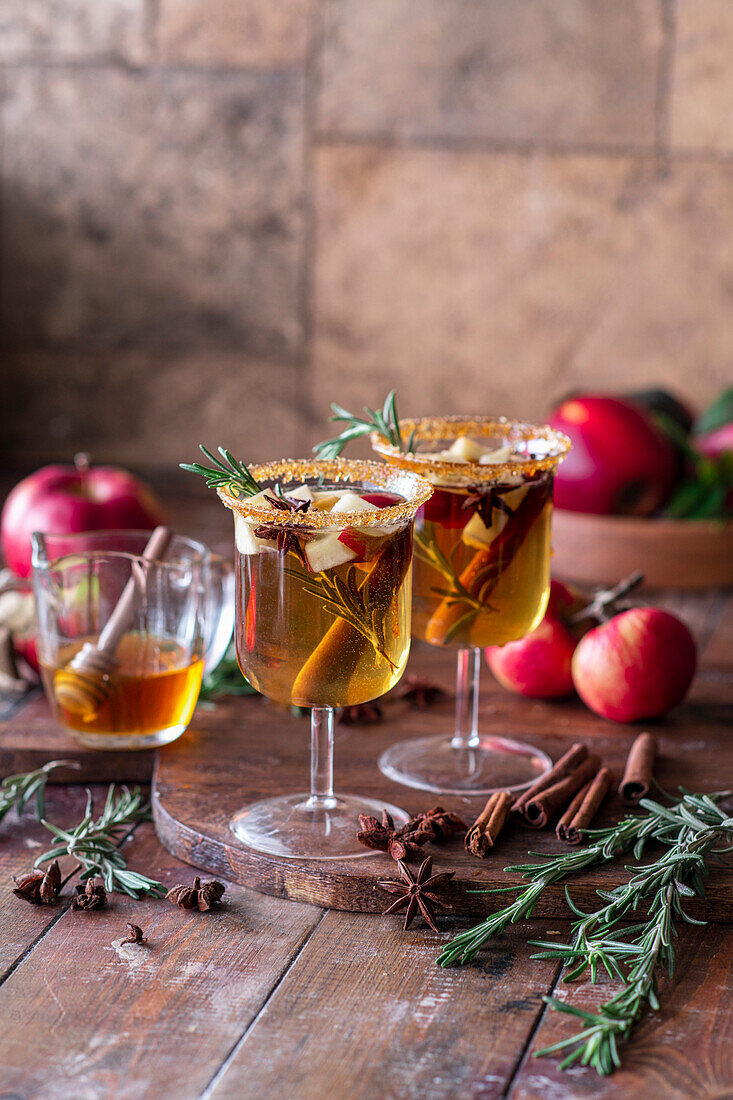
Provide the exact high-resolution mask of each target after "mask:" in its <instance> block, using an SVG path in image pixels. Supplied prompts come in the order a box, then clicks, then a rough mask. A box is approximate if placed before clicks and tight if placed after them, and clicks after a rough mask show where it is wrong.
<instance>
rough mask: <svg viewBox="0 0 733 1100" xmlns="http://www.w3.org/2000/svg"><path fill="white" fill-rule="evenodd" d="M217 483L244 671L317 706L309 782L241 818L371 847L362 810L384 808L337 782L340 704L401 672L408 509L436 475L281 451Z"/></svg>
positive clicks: (265, 829) (283, 846) (303, 849)
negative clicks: (279, 458)
mask: <svg viewBox="0 0 733 1100" xmlns="http://www.w3.org/2000/svg"><path fill="white" fill-rule="evenodd" d="M229 458H230V460H231V456H229ZM245 469H246V468H245ZM198 472H201V471H200V470H199V471H198ZM209 483H210V484H215V485H216V487H217V489H218V492H219V495H220V497H221V500H222V501H223V503H224V504H225V505H226V506H227V507H228V508H230V509H231V510H232V512H233V513H234V522H235V539H236V549H237V553H236V566H235V569H236V579H237V609H238V610H237V625H236V640H237V655H238V658H239V663H240V667H241V669H242V672H243V673H244V675H245V676H246V677H247V679H248V680H249V681H250V683H251V684H252V685H253V686H254V687H256V688H257V689H258V691H261V692H262V693H263V694H264V695H267V696H269V697H270V698H272V699H275V700H277V701H278V702H281V703H287V704H295V705H297V706H302V707H310V708H311V790H310V793H309V794H295V795H290V796H284V797H278V798H272V799H268V800H267V801H265V802H260V803H256V804H255V805H252V806H248V807H246V808H245V809H244V810H242V811H241V812H240V813H238V814H237V815H236V816H235V818H234V820H233V822H232V828H233V830H234V832H235V834H236V835H237V836H238V837H239V838H240V840H242V841H243V842H244V843H246V844H248V845H249V846H251V847H254V848H258V849H260V850H262V851H267V852H270V853H273V854H278V855H285V856H301V857H304V856H305V857H310V858H316V859H337V858H345V857H346V858H349V857H356V856H363V855H365V854H368V852H366V853H365V850H364V848H363V846H361V845H360V844H358V842H357V841H356V840H355V835H354V833H355V830H354V822H355V821H357V819H358V816H359V814H360V813H369V814H374V813H379V814H381V812H382V809H383V808H384V807H383V804H382V803H381V802H379V803H377V802H375V801H373V800H371V799H366V798H361V797H359V796H355V795H335V794H334V792H333V722H334V708H335V707H340V706H346V705H351V704H355V703H363V702H367V701H368V700H370V699H375V698H377V697H379V696H380V695H383V694H384V693H385V692H386V691H388V690H389V689H390V688H391V687H393V685H394V684H396V683H397V681H398V680H399V678H400V676H401V675H402V672H403V670H404V668H405V664H406V662H407V657H408V653H409V649H410V608H411V580H412V528H413V521H414V516H415V513H416V512H417V509H418V508H419V507H420V505H421V504H424V503H425V501H426V500H427V499H428V497H429V496H430V493H431V488H430V485H429V483H428V482H427V481H425V480H424V479H423V478H421V477H419V476H418V475H415V474H412V473H409V472H406V471H403V470H398V469H391V468H389V467H387V466H384V465H382V464H380V463H373V462H349V461H342V460H334V461H308V460H303V461H299V462H298V461H283V462H273V463H268V464H267V465H263V466H256V467H251V468H249V469H248V470H247V476H246V478H244V479H239V480H237V478H236V477H234V478H233V479H230V480H229V481H225V480H221V479H220V480H219V481H218V482H217V481H212V480H211V479H210V481H209ZM386 808H387V810H388V811H389V812H391V813H392V814H393V816H395V818H396V820H405V819H406V818H405V815H404V814H403V812H402V811H401V810H400V809H399V808H398V807H390V806H387V807H386Z"/></svg>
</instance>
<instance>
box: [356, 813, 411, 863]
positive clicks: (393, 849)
mask: <svg viewBox="0 0 733 1100" xmlns="http://www.w3.org/2000/svg"><path fill="white" fill-rule="evenodd" d="M359 824H360V825H361V831H360V832H358V833H357V834H356V839H357V840H358V841H359V843H360V844H363V845H364V846H365V847H366V848H372V849H374V851H377V852H386V853H387V855H390V856H392V859H396V860H408V859H415V858H416V857H417V856H419V855H421V854H422V853H421V852H420V847H421V845H423V844H426V843H427V841H428V836H427V834H426V833H425V834H421V835H417V834H414V833H412V832H410V829H409V822H408V824H407V825H404V826H403V827H402V828H400V829H398V828H396V827H395V823H394V819H393V818H392V815H391V814H388V813H387V811H386V810H383V811H382V821H381V823H380V822H379V821H377V819H376V817H372V816H371V814H359Z"/></svg>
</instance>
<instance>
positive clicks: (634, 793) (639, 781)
mask: <svg viewBox="0 0 733 1100" xmlns="http://www.w3.org/2000/svg"><path fill="white" fill-rule="evenodd" d="M656 755H657V742H656V738H654V737H652V735H651V734H650V733H641V734H639V736H638V737H637V738H636V740H635V741H634V743H633V745H632V746H631V749H630V750H629V755H628V757H627V760H626V769H625V771H624V777H623V779H622V780H621V785H620V787H619V789H618V793H619V794H620V795H621V797H622V798H623V800H624V802H626V803H628V804H630V805H634V804H635V803H637V802H638V801H639V799H640V798H645V797H646V795H648V794H649V790H650V788H651V785H652V771H653V769H654V758H655V756H656Z"/></svg>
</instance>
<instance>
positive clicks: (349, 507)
mask: <svg viewBox="0 0 733 1100" xmlns="http://www.w3.org/2000/svg"><path fill="white" fill-rule="evenodd" d="M331 511H332V512H376V511H378V507H377V505H376V504H371V503H370V502H369V501H368V500H364V497H360V496H359V494H358V493H352V492H351V491H347V492H345V493H344V495H343V496H342V497H339V499H338V500H337V501H336V503H335V504H334V506H333V508H332V509H331Z"/></svg>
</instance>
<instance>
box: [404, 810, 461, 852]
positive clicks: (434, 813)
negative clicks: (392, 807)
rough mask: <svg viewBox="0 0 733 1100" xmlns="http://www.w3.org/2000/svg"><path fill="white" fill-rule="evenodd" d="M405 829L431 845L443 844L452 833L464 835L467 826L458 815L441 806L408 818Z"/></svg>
mask: <svg viewBox="0 0 733 1100" xmlns="http://www.w3.org/2000/svg"><path fill="white" fill-rule="evenodd" d="M405 828H406V829H408V830H409V831H410V832H411V833H412V834H413V835H415V836H421V837H423V836H424V837H425V838H426V840H429V841H430V842H431V844H443V843H444V842H445V841H446V840H450V838H451V837H452V836H453V834H454V833H465V832H466V830H467V829H468V825H466V823H465V821H462V820H461V818H460V817H459V816H458V814H454V813H452V812H451V811H450V810H444V809H443V807H442V806H433V808H432V810H428V812H427V813H424V814H417V815H416V816H415V817H412V818H410V820H409V821H408V823H407V825H406V826H405Z"/></svg>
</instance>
